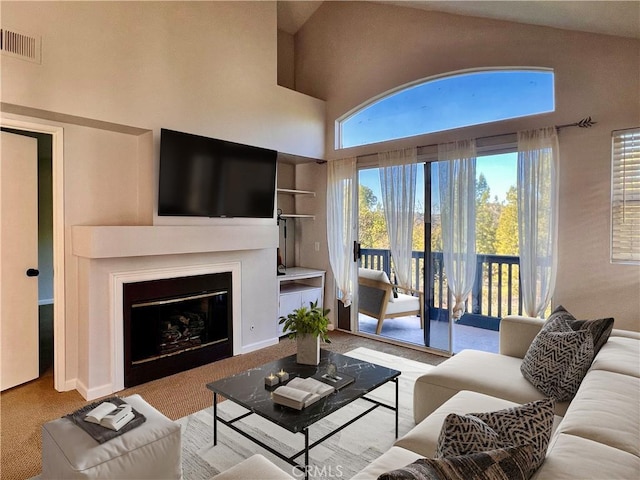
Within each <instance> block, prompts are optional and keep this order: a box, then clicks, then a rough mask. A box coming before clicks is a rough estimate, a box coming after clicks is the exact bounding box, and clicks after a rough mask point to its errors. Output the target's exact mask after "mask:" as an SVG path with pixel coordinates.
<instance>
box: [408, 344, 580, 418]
mask: <svg viewBox="0 0 640 480" xmlns="http://www.w3.org/2000/svg"><path fill="white" fill-rule="evenodd" d="M521 364H522V359H520V358H516V357H509V356H506V355H500V354H497V353H489V352H480V351H476V350H463V351H462V352H460V353H458V354H457V355H454V356H453V357H451V358H449V359H447V360H446V361H444V362H442V363H441V364H440V365H438V366H437V367H435V368H433V369H431V370H430V371H429V372H427V373H426V374H424V375H422V376H421V377H419V378H418V380H417V381H416V384H415V389H414V397H413V411H414V418H415V420H416V423H417V422H419V421H420V420H422V419H423V418H424V417H425V416H427V415H429V414H430V413H431V412H433V411H434V410H435V409H436V408H437V407H439V406H440V405H442V404H443V403H444V402H445V401H447V400H448V399H449V398H451V397H452V396H453V395H455V394H456V393H457V392H459V391H461V390H472V391H474V392H478V393H484V394H486V395H490V396H493V397H498V398H502V399H505V400H509V401H511V402H515V403H520V404H522V403H527V402H531V401H533V400H541V399H543V398H546V397H545V395H544V394H543V393H542V392H540V391H539V390H538V389H537V388H536V387H534V386H533V385H531V383H529V382H528V381H527V380H526V379H525V378H524V377H523V376H522V373H521V372H520V365H521ZM567 406H568V402H556V406H555V413H556V415H560V416H562V415H564V413H565V412H566V410H567ZM471 411H473V410H471Z"/></svg>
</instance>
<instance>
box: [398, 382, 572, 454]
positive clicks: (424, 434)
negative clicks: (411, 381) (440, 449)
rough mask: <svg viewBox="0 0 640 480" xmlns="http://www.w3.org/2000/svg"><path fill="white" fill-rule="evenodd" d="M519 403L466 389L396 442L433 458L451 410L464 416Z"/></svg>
mask: <svg viewBox="0 0 640 480" xmlns="http://www.w3.org/2000/svg"><path fill="white" fill-rule="evenodd" d="M519 406H520V405H519V404H518V403H515V402H510V401H508V400H503V399H501V398H496V397H492V396H490V395H484V394H482V393H477V392H470V391H464V390H463V391H461V392H459V393H457V394H456V395H454V396H453V397H452V398H451V399H450V400H448V401H447V402H446V403H445V404H443V405H441V406H440V407H439V408H437V409H436V410H435V411H434V412H433V413H432V414H431V415H429V416H428V417H427V418H425V419H424V420H423V421H421V422H420V423H419V424H417V425H416V426H415V427H413V428H412V429H411V430H410V431H409V432H408V433H407V434H406V435H405V436H403V437H402V438H400V439H398V440H397V441H396V443H395V445H396V446H398V447H402V448H405V449H407V450H411V451H413V452H416V453H418V454H420V455H421V456H422V457H434V456H435V454H436V449H437V445H438V437H439V435H440V430H441V429H442V425H443V423H444V420H445V418H446V417H447V415H449V414H450V413H456V414H458V415H465V414H468V413H472V412H476V413H477V412H494V411H496V410H503V409H506V408H513V407H519ZM560 420H561V418H560V417H558V416H555V417H554V426H553V428H552V431H553V429H555V427H556V426H557V424H558V423H559V422H560Z"/></svg>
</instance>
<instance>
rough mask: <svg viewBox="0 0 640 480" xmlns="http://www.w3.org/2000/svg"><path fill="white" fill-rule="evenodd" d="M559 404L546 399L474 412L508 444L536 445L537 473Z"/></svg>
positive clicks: (545, 453)
mask: <svg viewBox="0 0 640 480" xmlns="http://www.w3.org/2000/svg"><path fill="white" fill-rule="evenodd" d="M555 403H556V402H555V401H554V400H553V398H544V399H542V400H536V401H534V402H529V403H525V404H523V405H519V406H517V407H511V408H505V409H503V410H498V411H495V412H482V413H472V414H471V415H473V416H474V417H476V418H478V419H479V420H481V421H483V422H484V423H486V424H487V425H488V426H489V427H490V428H492V429H493V430H494V431H495V432H496V433H497V434H498V435H499V436H500V439H501V440H502V441H503V442H504V443H505V445H513V446H514V447H519V446H522V445H531V446H532V447H533V451H532V455H533V462H532V463H533V465H532V471H531V474H532V475H533V472H535V471H536V470H537V469H538V468H539V467H540V465H542V462H544V459H545V456H546V455H547V447H548V446H549V439H550V438H551V430H552V429H553V419H554V415H555V413H554V407H555Z"/></svg>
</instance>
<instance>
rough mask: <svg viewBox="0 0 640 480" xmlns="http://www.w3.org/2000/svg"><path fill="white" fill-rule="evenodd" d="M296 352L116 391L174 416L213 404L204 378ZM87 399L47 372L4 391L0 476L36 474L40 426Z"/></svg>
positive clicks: (341, 340)
mask: <svg viewBox="0 0 640 480" xmlns="http://www.w3.org/2000/svg"><path fill="white" fill-rule="evenodd" d="M331 339H332V343H331V344H329V345H325V347H326V348H328V349H330V350H333V351H335V352H339V353H345V352H347V351H349V350H353V349H355V348H357V347H367V348H370V349H374V350H378V351H381V352H385V353H389V354H392V355H397V356H400V357H404V358H409V359H412V360H417V361H421V362H425V363H429V364H432V365H436V364H438V363H440V362H441V361H443V360H444V358H442V357H438V356H436V355H431V354H428V353H423V352H419V351H416V350H412V349H408V348H403V347H397V346H394V345H390V344H386V343H381V342H377V341H375V340H370V339H367V338H363V337H358V336H355V335H350V334H348V333H344V332H337V331H336V332H331ZM294 352H295V343H294V342H292V341H290V340H287V339H285V340H282V341H281V342H280V343H279V344H278V345H274V346H272V347H268V348H264V349H262V350H259V351H256V352H252V353H250V354H246V355H239V356H236V357H233V358H228V359H224V360H221V361H219V362H214V363H211V364H208V365H204V366H202V367H198V368H194V369H193V370H189V371H187V372H183V373H179V374H176V375H172V376H171V377H166V378H163V379H160V380H155V381H153V382H149V383H145V384H143V385H138V386H137V387H133V388H129V389H127V390H124V391H122V392H119V395H121V396H126V395H131V394H134V393H138V394H140V395H142V396H143V397H144V398H145V399H146V400H147V401H148V402H149V403H150V404H151V405H153V406H154V407H155V408H157V409H158V410H160V411H161V412H162V413H164V414H165V415H166V416H167V417H169V418H171V419H173V420H177V419H179V418H181V417H185V416H187V415H191V414H192V413H195V412H197V411H200V410H203V409H205V408H207V407H209V406H210V405H211V401H212V394H211V392H210V391H209V390H207V388H206V386H205V385H206V384H207V383H208V382H211V381H214V380H217V379H220V378H224V377H226V376H228V375H232V374H234V373H237V372H241V371H243V370H246V369H248V368H252V367H255V366H258V365H261V364H263V363H266V362H270V361H272V360H275V359H277V358H281V357H284V356H286V355H291V354H293V353H294ZM87 403H88V402H86V401H85V400H84V399H83V398H82V397H81V396H80V394H79V393H78V392H76V391H71V392H63V393H60V392H56V391H55V390H54V388H53V376H52V372H51V371H49V372H47V374H46V375H45V376H43V377H40V378H39V379H37V380H34V381H32V382H29V383H27V384H25V385H21V386H19V387H15V388H12V389H10V390H7V391H5V392H2V394H1V395H0V433H1V434H0V452H1V462H0V477H1V478H2V479H3V480H24V479H27V478H31V477H33V476H35V475H38V474H39V473H40V471H41V464H40V448H41V434H40V427H41V425H42V424H43V423H46V422H47V421H49V420H53V419H55V418H58V417H61V416H63V415H65V414H66V413H69V412H71V411H73V410H76V409H77V408H80V407H82V406H84V405H86V404H87Z"/></svg>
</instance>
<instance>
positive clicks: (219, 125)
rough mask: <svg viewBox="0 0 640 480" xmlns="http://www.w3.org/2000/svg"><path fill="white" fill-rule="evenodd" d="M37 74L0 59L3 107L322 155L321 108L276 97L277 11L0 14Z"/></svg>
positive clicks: (212, 5)
mask: <svg viewBox="0 0 640 480" xmlns="http://www.w3.org/2000/svg"><path fill="white" fill-rule="evenodd" d="M2 24H3V26H6V27H10V28H13V29H15V30H17V31H19V32H21V31H24V32H26V33H30V34H33V35H41V36H42V52H43V54H42V64H41V65H38V64H34V63H30V62H25V61H22V60H18V59H14V58H11V57H3V58H2V67H3V78H2V101H3V102H6V103H11V104H17V105H25V106H29V107H34V108H40V109H43V110H48V111H52V112H62V113H66V114H72V115H77V116H79V117H85V118H91V119H99V120H103V121H108V122H113V123H118V124H123V125H132V126H136V127H142V128H148V129H153V130H157V129H159V128H160V127H165V128H173V129H177V130H182V131H187V132H190V133H196V134H202V135H210V136H214V137H217V138H222V139H225V140H231V141H237V142H241V143H247V144H251V145H257V146H262V147H267V148H273V149H276V150H279V151H284V152H288V153H297V154H300V155H307V156H311V157H318V156H322V155H323V153H324V152H323V145H322V142H323V140H324V139H323V128H324V126H323V121H324V106H323V102H320V101H318V100H315V99H312V98H309V97H306V96H304V95H302V94H300V93H297V92H292V91H290V90H287V89H285V88H282V87H278V86H277V83H276V82H277V25H276V6H275V2H2Z"/></svg>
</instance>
